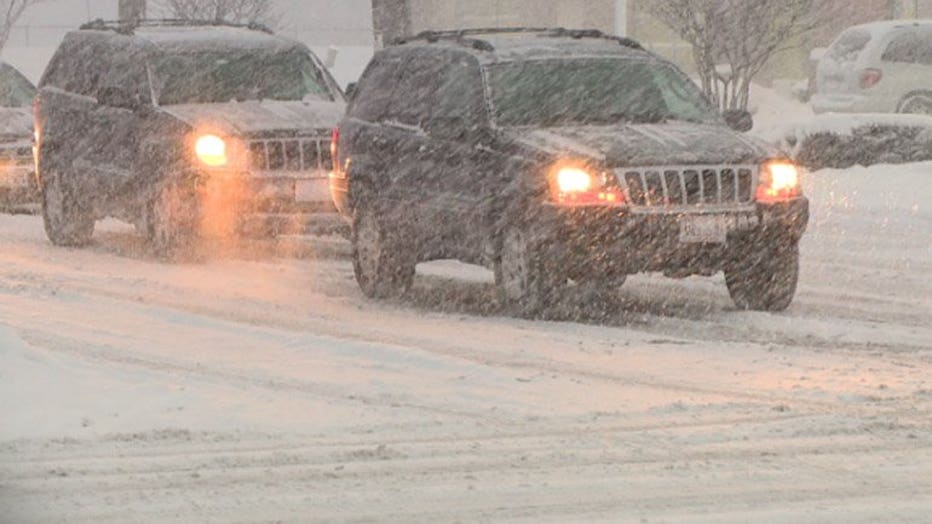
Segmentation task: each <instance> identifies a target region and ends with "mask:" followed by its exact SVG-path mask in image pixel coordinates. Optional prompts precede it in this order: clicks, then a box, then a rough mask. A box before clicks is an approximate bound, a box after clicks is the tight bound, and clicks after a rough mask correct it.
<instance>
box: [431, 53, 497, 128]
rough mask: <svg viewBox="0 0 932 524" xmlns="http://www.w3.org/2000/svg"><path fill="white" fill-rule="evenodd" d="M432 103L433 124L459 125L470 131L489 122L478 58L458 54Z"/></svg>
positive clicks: (445, 69) (448, 68)
mask: <svg viewBox="0 0 932 524" xmlns="http://www.w3.org/2000/svg"><path fill="white" fill-rule="evenodd" d="M431 105H432V106H433V113H432V115H431V127H440V126H448V125H456V126H462V128H463V129H464V130H466V129H471V128H474V127H476V126H481V125H484V124H485V123H487V122H488V111H487V110H486V104H485V94H484V92H483V90H482V73H481V71H480V69H479V63H478V62H477V61H476V59H475V58H472V57H469V56H458V57H455V58H453V59H452V60H451V61H450V62H449V63H447V64H446V65H445V68H444V71H443V74H442V76H441V82H440V85H439V87H438V89H437V90H436V92H435V93H434V96H433V97H432V101H431Z"/></svg>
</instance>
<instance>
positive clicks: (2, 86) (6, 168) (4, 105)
mask: <svg viewBox="0 0 932 524" xmlns="http://www.w3.org/2000/svg"><path fill="white" fill-rule="evenodd" d="M35 95H36V88H35V87H34V86H33V85H32V82H30V81H29V80H27V79H26V77H24V76H23V75H22V74H21V73H20V72H19V71H17V70H16V69H15V68H14V67H13V66H11V65H9V64H6V63H3V62H0V207H2V208H10V207H16V206H21V205H24V204H35V203H37V202H38V190H37V186H36V178H35V176H34V175H35V164H34V163H33V158H32V134H33V133H32V101H33V98H34V97H35Z"/></svg>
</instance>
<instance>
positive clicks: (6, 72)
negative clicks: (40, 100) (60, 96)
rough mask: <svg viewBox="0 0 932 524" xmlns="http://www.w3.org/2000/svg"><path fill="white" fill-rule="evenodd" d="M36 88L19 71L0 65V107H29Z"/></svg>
mask: <svg viewBox="0 0 932 524" xmlns="http://www.w3.org/2000/svg"><path fill="white" fill-rule="evenodd" d="M35 96H36V88H35V87H33V86H32V84H31V83H30V82H29V80H26V77H24V76H23V75H21V74H20V73H19V71H17V70H15V69H13V68H12V67H10V66H8V65H6V64H0V107H31V106H32V99H33V98H34V97H35Z"/></svg>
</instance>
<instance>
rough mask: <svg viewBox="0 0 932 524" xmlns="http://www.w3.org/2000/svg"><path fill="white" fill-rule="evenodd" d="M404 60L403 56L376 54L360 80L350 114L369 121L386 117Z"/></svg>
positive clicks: (377, 120) (376, 120)
mask: <svg viewBox="0 0 932 524" xmlns="http://www.w3.org/2000/svg"><path fill="white" fill-rule="evenodd" d="M402 62H403V60H402V57H401V56H387V55H384V54H383V55H381V56H376V58H375V59H374V60H373V61H372V63H371V64H369V67H368V68H366V71H365V72H364V73H363V75H362V78H361V79H360V80H359V87H358V88H357V91H356V95H355V96H354V97H353V103H352V105H351V107H350V108H349V112H348V113H349V116H351V117H353V118H358V119H360V120H365V121H367V122H379V121H381V120H382V119H384V118H385V115H386V114H387V112H388V106H389V104H390V103H391V98H392V92H393V91H394V90H395V84H396V83H397V80H398V75H399V74H400V72H401V64H402Z"/></svg>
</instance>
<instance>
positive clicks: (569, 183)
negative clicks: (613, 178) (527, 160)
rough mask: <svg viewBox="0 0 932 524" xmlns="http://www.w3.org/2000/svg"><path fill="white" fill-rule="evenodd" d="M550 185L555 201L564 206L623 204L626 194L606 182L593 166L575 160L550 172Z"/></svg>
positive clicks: (561, 164)
mask: <svg viewBox="0 0 932 524" xmlns="http://www.w3.org/2000/svg"><path fill="white" fill-rule="evenodd" d="M550 187H551V193H552V197H553V200H554V202H556V203H557V204H560V205H563V206H604V205H622V204H624V203H625V196H624V193H622V191H621V188H620V187H616V186H615V185H613V184H609V183H608V182H606V179H605V177H604V176H597V175H596V174H594V173H593V172H592V170H591V168H589V167H586V166H585V165H581V164H576V163H573V162H562V163H560V164H558V165H556V166H554V167H553V169H552V170H551V172H550Z"/></svg>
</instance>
